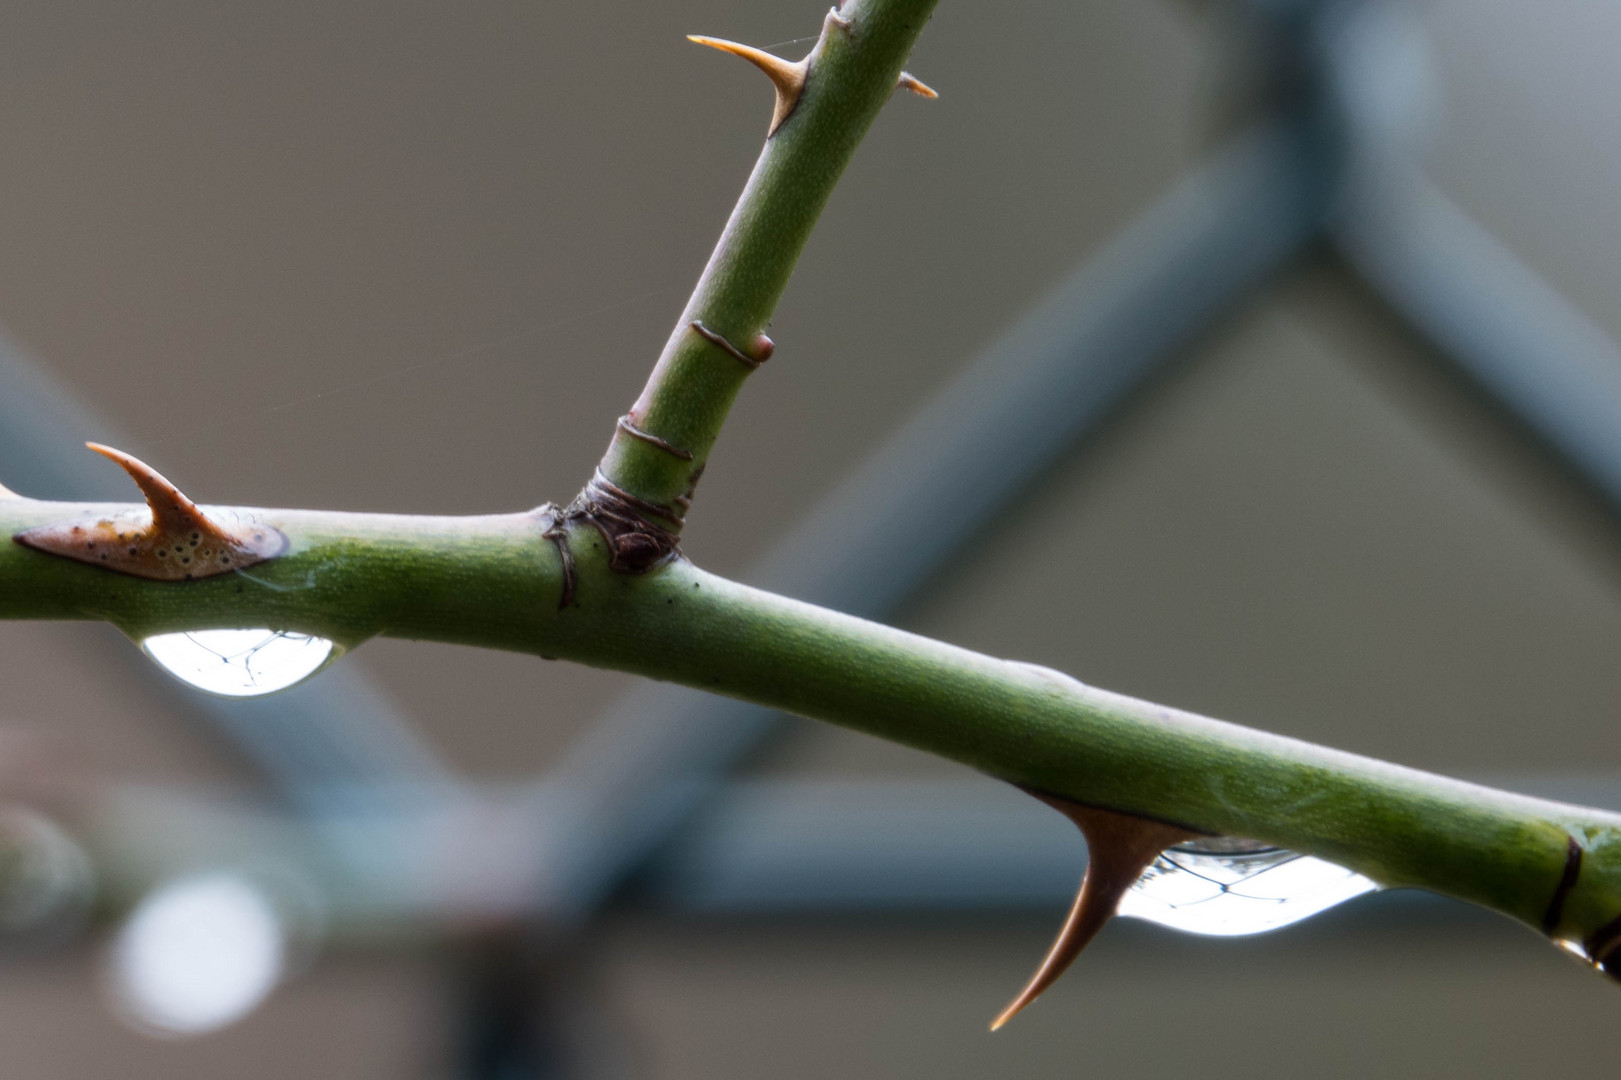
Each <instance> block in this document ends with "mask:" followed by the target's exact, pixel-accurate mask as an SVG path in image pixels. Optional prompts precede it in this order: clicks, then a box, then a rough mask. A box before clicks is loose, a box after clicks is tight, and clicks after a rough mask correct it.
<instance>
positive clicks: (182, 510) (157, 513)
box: [14, 443, 287, 581]
mask: <svg viewBox="0 0 1621 1080" xmlns="http://www.w3.org/2000/svg"><path fill="white" fill-rule="evenodd" d="M85 445H87V446H89V447H90V449H92V450H94V451H95V452H96V453H98V454H100V455H101V456H102V457H105V458H110V459H112V460H113V461H116V462H117V463H118V464H119V465H121V466H123V469H124V471H125V472H127V473H129V475H130V478H131V479H133V480H134V481H135V485H136V486H137V487H139V488H140V489H141V494H142V495H144V496H146V505H147V509H148V510H149V511H150V514H149V515H146V514H142V513H140V512H139V511H134V512H130V511H125V512H123V513H117V514H110V515H107V516H104V517H100V518H88V519H80V520H77V521H64V522H58V523H55V524H51V525H41V526H39V527H38V528H34V529H29V530H27V531H26V532H21V533H18V534H17V535H16V536H15V537H14V539H15V540H16V541H17V543H19V544H22V545H23V546H24V547H31V548H34V549H35V550H36V551H43V552H45V553H47V554H50V555H60V556H62V557H63V558H67V559H75V560H77V561H79V562H86V563H90V564H91V565H92V566H100V567H102V568H103V569H106V570H116V571H118V572H119V573H123V574H130V575H132V576H134V577H142V578H151V579H153V580H156V581H190V580H192V579H194V578H205V577H212V576H214V575H216V574H225V573H229V572H231V571H232V570H240V569H242V568H243V567H246V566H253V565H255V564H257V563H262V562H265V561H266V560H268V559H273V558H275V557H276V556H277V555H280V554H281V553H282V552H283V551H284V550H285V549H286V547H287V538H286V537H285V536H283V535H282V534H281V532H280V531H278V530H276V529H273V528H271V527H270V526H269V525H265V524H263V523H261V522H256V521H254V520H253V519H251V518H248V517H235V519H234V520H232V521H230V522H228V523H221V522H216V521H214V520H213V519H211V518H209V516H208V515H207V514H204V513H203V512H202V511H201V510H200V509H198V508H197V504H196V503H194V502H192V501H191V500H190V499H188V498H186V496H185V495H183V494H181V492H180V489H179V488H177V487H175V486H174V485H173V484H171V483H169V481H168V480H165V479H164V478H163V477H162V476H161V475H160V474H159V473H158V472H157V471H156V470H154V469H153V468H152V467H151V466H150V465H148V464H146V463H145V462H144V461H141V460H140V459H138V458H135V457H131V456H130V455H129V454H126V453H124V452H123V451H122V450H114V449H113V448H112V447H110V446H102V445H100V444H99V443H86V444H85Z"/></svg>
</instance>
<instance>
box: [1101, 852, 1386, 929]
mask: <svg viewBox="0 0 1621 1080" xmlns="http://www.w3.org/2000/svg"><path fill="white" fill-rule="evenodd" d="M1378 888H1379V886H1378V885H1377V884H1375V883H1374V882H1373V881H1371V880H1369V879H1368V878H1366V877H1364V876H1362V875H1361V874H1359V873H1357V872H1356V871H1354V870H1347V869H1346V868H1345V867H1343V866H1339V865H1336V864H1334V863H1331V862H1328V861H1326V860H1323V859H1318V858H1315V857H1313V856H1310V855H1302V854H1300V853H1299V852H1295V851H1287V850H1285V849H1283V848H1277V847H1272V846H1270V845H1267V844H1261V843H1258V842H1256V841H1253V840H1240V839H1237V838H1234V837H1211V838H1208V839H1205V838H1201V839H1199V840H1194V841H1191V842H1189V843H1185V844H1178V845H1176V846H1175V847H1170V848H1167V849H1166V850H1165V851H1164V852H1162V853H1161V854H1160V856H1159V858H1157V859H1155V860H1154V862H1153V863H1152V864H1151V865H1150V866H1149V867H1148V869H1146V870H1144V871H1143V874H1142V876H1141V877H1140V878H1138V879H1137V882H1136V884H1134V885H1133V886H1132V887H1131V888H1130V889H1128V890H1127V891H1126V894H1125V896H1124V897H1123V898H1122V899H1121V901H1120V907H1119V908H1118V909H1117V914H1120V915H1128V916H1130V917H1132V918H1134V919H1146V920H1147V921H1149V922H1155V923H1159V924H1160V925H1161V926H1168V927H1170V928H1172V929H1173V930H1181V931H1183V932H1185V933H1189V934H1207V935H1212V936H1223V937H1225V936H1235V935H1241V934H1259V933H1263V932H1264V931H1267V930H1276V929H1277V928H1278V927H1280V926H1288V925H1289V924H1291V923H1296V922H1299V921H1300V920H1301V919H1306V918H1310V917H1311V916H1313V915H1316V914H1317V913H1318V912H1320V911H1325V910H1327V909H1328V908H1331V907H1334V906H1335V905H1337V904H1343V903H1344V902H1345V901H1347V900H1351V899H1354V898H1355V897H1358V896H1362V895H1363V894H1365V893H1370V892H1373V891H1375V890H1376V889H1378Z"/></svg>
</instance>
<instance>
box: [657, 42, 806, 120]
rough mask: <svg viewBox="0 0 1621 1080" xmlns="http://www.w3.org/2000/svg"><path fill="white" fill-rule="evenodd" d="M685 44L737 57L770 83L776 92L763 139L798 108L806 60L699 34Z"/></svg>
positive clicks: (803, 86) (803, 83)
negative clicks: (791, 58)
mask: <svg viewBox="0 0 1621 1080" xmlns="http://www.w3.org/2000/svg"><path fill="white" fill-rule="evenodd" d="M687 40H688V41H693V42H697V43H698V44H699V45H708V46H709V47H710V48H711V49H719V50H720V51H721V52H729V53H731V54H732V55H733V56H741V57H742V58H743V59H745V60H747V61H748V62H749V63H751V64H753V65H754V66H755V67H757V68H759V69H760V70H761V71H763V72H765V74H766V78H768V79H770V80H771V85H772V86H773V87H775V88H776V91H777V104H776V107H775V108H773V109H772V110H771V129H770V130H769V131H767V132H766V133H765V137H766V138H768V139H769V138H771V136H773V135H775V134H776V133H777V129H778V128H780V127H781V126H782V122H783V121H784V120H786V119H788V114H789V113H791V112H793V111H794V106H795V105H798V104H799V95H800V94H801V93H803V92H804V90H805V73H806V72H807V71H809V70H810V58H809V57H806V58H805V59H804V60H798V61H789V60H784V59H783V58H782V57H780V56H773V55H772V54H770V53H768V52H766V51H765V50H763V49H756V48H755V47H754V46H752V45H740V44H738V43H737V42H735V41H727V40H726V39H725V38H712V37H704V36H703V35H701V34H688V35H687Z"/></svg>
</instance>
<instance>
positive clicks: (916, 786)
mask: <svg viewBox="0 0 1621 1080" xmlns="http://www.w3.org/2000/svg"><path fill="white" fill-rule="evenodd" d="M1473 779H1476V780H1478V781H1479V782H1482V783H1487V784H1490V785H1492V786H1494V787H1499V788H1504V789H1507V790H1511V791H1518V792H1523V793H1525V794H1528V795H1536V796H1540V797H1542V798H1548V799H1556V800H1560V801H1565V802H1572V803H1578V804H1581V805H1586V806H1599V807H1604V808H1607V809H1612V810H1621V777H1617V776H1615V775H1609V774H1593V775H1585V776H1584V775H1531V774H1520V775H1493V776H1479V777H1474V778H1473ZM472 794H473V795H474V797H475V798H476V799H477V800H478V801H479V802H480V803H482V804H484V805H485V806H499V805H501V804H503V803H507V802H508V801H509V800H510V799H511V798H512V797H513V792H512V791H511V790H510V789H508V790H502V789H499V788H484V789H480V790H478V791H476V792H473V793H472ZM104 796H105V797H104V799H103V800H102V801H101V802H100V803H99V804H98V807H97V810H96V811H95V812H93V813H92V814H91V815H89V816H88V818H87V820H86V823H85V824H86V832H87V835H88V836H89V837H90V838H91V842H92V846H93V848H94V850H95V851H96V853H97V863H98V868H99V869H101V871H102V875H103V877H104V878H105V879H107V880H108V881H109V884H110V886H111V888H112V891H113V892H114V893H115V894H117V895H118V896H120V897H124V898H128V897H134V896H139V895H141V894H142V893H143V892H144V891H145V890H146V888H147V887H148V886H150V885H151V884H152V883H153V882H154V881H161V880H164V879H166V878H169V877H172V876H174V875H178V874H181V873H184V872H186V871H188V870H194V869H197V868H200V867H212V866H217V865H219V864H220V863H221V862H222V861H224V862H227V863H228V862H229V861H230V857H231V856H232V855H233V854H239V853H240V852H242V851H244V850H250V851H253V852H254V853H255V855H256V857H257V858H258V859H260V860H264V861H268V862H270V863H271V864H272V865H281V866H285V867H296V868H299V869H300V870H301V871H302V872H304V873H306V874H307V875H308V877H309V879H310V880H312V881H316V882H320V883H321V892H322V895H323V898H324V899H325V900H326V901H327V902H328V903H329V905H330V910H329V912H328V914H329V916H330V917H331V918H332V920H333V923H334V932H335V933H336V934H337V935H338V937H339V938H340V939H342V940H348V941H357V940H358V941H364V940H378V941H382V942H389V941H392V940H395V939H408V940H421V939H423V938H432V937H436V936H442V935H445V934H457V933H465V932H468V931H469V930H477V932H480V933H482V932H483V931H482V930H478V928H481V927H482V928H489V927H497V928H500V927H506V928H509V929H510V928H511V927H512V926H513V925H514V923H516V922H517V921H519V920H521V919H522V918H523V917H524V916H525V915H526V914H527V913H528V907H527V897H526V896H524V895H521V894H518V893H513V894H510V895H508V896H507V897H506V898H505V901H506V903H507V904H508V905H509V906H505V907H490V908H487V909H485V910H484V911H483V912H482V913H481V914H483V915H486V916H489V917H490V918H488V919H467V918H465V917H464V916H465V915H466V909H465V908H464V907H461V906H458V905H456V904H454V903H453V904H451V905H449V906H447V905H446V904H445V902H444V901H445V899H446V897H447V895H451V894H452V893H453V890H447V889H446V888H444V887H443V882H444V881H445V880H446V879H453V878H458V877H464V876H467V875H468V874H470V873H471V874H478V873H481V872H482V868H483V866H484V865H485V864H488V863H489V862H491V861H498V862H518V863H522V862H524V860H525V854H526V852H527V851H528V850H530V848H531V847H532V846H533V840H534V836H535V834H536V831H537V830H539V829H542V828H544V827H545V824H546V823H545V822H544V821H543V820H541V819H539V818H535V817H530V818H529V819H528V821H527V823H526V825H525V827H523V828H518V829H512V830H505V831H499V832H497V833H496V834H495V838H496V842H497V843H498V844H499V845H500V847H501V850H499V851H494V852H489V853H475V854H473V855H472V857H471V858H468V850H467V849H468V844H467V840H468V839H469V838H470V837H471V836H472V833H470V832H469V830H468V828H467V825H468V822H467V821H466V820H462V821H457V820H456V814H457V811H456V810H455V809H454V808H452V807H448V806H446V805H445V804H440V806H439V807H437V808H428V809H426V810H425V811H419V810H415V809H408V810H406V811H404V812H401V813H397V814H377V813H372V812H367V811H360V812H356V811H353V810H342V809H340V810H334V811H332V812H331V814H330V815H329V818H328V820H327V821H325V822H323V823H321V824H320V826H319V827H318V828H317V829H316V830H315V832H313V833H312V831H311V829H310V822H309V819H308V818H307V817H305V816H303V815H299V816H296V817H294V816H289V815H288V814H287V813H286V812H285V811H283V810H280V809H278V808H276V807H274V806H270V805H267V804H266V803H265V802H264V801H262V800H256V801H244V800H242V799H240V798H225V797H219V796H210V795H208V794H206V793H202V792H197V791H187V790H185V789H176V788H153V787H143V786H123V787H119V788H117V789H114V790H112V791H109V792H106V793H104ZM712 796H713V797H712V798H711V799H710V800H709V801H708V802H707V803H706V804H705V806H704V808H703V810H702V811H701V812H699V813H697V814H695V815H693V817H692V818H691V819H690V820H689V821H688V822H687V823H685V824H684V825H683V826H682V827H681V828H680V829H679V830H678V831H677V832H676V833H674V834H673V835H672V836H671V837H670V838H669V840H668V842H666V843H665V844H664V845H662V846H661V848H660V850H659V852H658V853H657V855H655V856H654V857H653V858H652V859H651V860H650V861H649V862H648V864H647V865H646V867H645V868H644V869H643V870H642V871H641V872H640V873H638V874H637V876H636V878H635V882H634V886H633V889H632V890H631V893H632V896H633V898H634V899H635V900H636V901H637V902H639V903H642V904H646V905H649V906H652V907H655V908H658V909H660V910H665V911H670V912H675V913H687V914H717V913H740V914H741V913H748V914H789V913H795V912H810V911H817V912H826V911H856V910H869V909H870V910H885V909H888V910H913V911H949V910H968V909H975V908H978V909H989V908H998V909H1011V908H1026V907H1036V908H1059V907H1063V906H1064V905H1066V904H1068V903H1069V902H1070V901H1071V900H1072V899H1073V898H1074V892H1075V883H1076V882H1077V881H1078V880H1079V878H1080V874H1081V870H1082V867H1083V866H1084V865H1085V857H1084V851H1085V845H1084V842H1083V840H1082V838H1081V835H1080V833H1079V831H1078V830H1077V829H1075V827H1074V826H1073V825H1071V824H1070V823H1069V822H1068V821H1066V820H1065V819H1064V818H1063V817H1062V816H1060V815H1058V814H1055V813H1053V812H1052V811H1051V810H1049V809H1048V808H1047V807H1045V806H1043V805H1041V804H1040V803H1038V802H1036V801H1035V800H1033V799H1030V798H1027V797H1025V796H1024V795H1022V794H1021V793H1019V792H1018V791H1016V790H1014V789H1013V788H1011V787H1009V786H1007V785H1005V784H1001V783H998V782H996V781H994V780H990V779H986V778H982V777H969V778H965V779H961V780H957V779H946V780H932V779H931V780H901V781H897V780H842V779H840V780H821V779H818V780H725V781H722V782H721V783H720V784H718V785H717V786H716V788H715V789H714V790H713V792H712ZM328 801H329V802H330V804H331V805H333V806H335V807H363V806H366V805H368V804H375V803H376V802H378V801H379V800H376V799H375V798H373V797H372V796H370V795H366V794H364V793H350V794H342V793H334V796H333V797H332V798H331V799H330V800H328ZM382 801H386V800H382ZM436 818H438V820H436ZM346 832H347V833H351V834H353V835H355V836H357V837H358V836H361V835H365V836H368V837H369V838H370V840H371V841H372V842H373V844H374V845H375V846H376V848H377V849H378V850H381V851H385V852H388V853H390V854H389V857H390V858H391V859H393V860H396V861H397V862H398V864H399V865H396V866H393V867H391V868H389V869H388V871H387V872H386V873H383V874H379V875H377V876H376V877H368V878H365V879H362V880H357V879H355V878H352V877H350V876H348V875H343V874H341V873H335V872H334V870H333V869H332V868H331V867H330V866H329V865H327V864H328V860H326V859H325V858H324V857H323V853H324V852H325V850H326V849H325V847H324V844H323V843H322V841H320V840H319V839H317V837H318V836H320V835H326V834H331V833H346ZM486 838H487V836H486Z"/></svg>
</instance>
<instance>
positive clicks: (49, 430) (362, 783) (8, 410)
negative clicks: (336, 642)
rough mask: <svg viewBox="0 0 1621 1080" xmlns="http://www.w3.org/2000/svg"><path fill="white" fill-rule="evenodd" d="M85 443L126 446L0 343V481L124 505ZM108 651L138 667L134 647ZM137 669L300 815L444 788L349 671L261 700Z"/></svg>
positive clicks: (113, 478)
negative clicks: (227, 743) (352, 801)
mask: <svg viewBox="0 0 1621 1080" xmlns="http://www.w3.org/2000/svg"><path fill="white" fill-rule="evenodd" d="M86 439H95V440H97V441H103V442H108V443H112V444H114V445H118V446H127V445H128V442H127V440H125V439H123V438H122V437H121V436H120V435H119V434H118V433H117V432H116V431H114V430H113V429H112V427H111V426H110V425H109V424H107V423H106V422H104V421H102V420H101V419H100V418H98V417H96V416H94V415H93V414H92V413H91V412H90V411H89V410H87V409H85V408H84V407H83V406H81V405H80V404H78V403H77V402H75V401H74V400H73V398H72V396H71V395H70V394H69V393H67V392H66V391H64V390H63V389H61V388H60V387H58V386H57V385H55V384H54V383H53V382H52V381H51V380H50V379H49V378H48V377H47V376H46V375H45V374H44V373H43V372H41V371H40V370H39V369H38V368H37V367H35V366H34V365H33V364H32V363H30V362H29V361H28V360H27V359H26V358H25V357H24V356H23V355H22V354H21V353H20V352H19V351H18V349H17V348H16V347H15V346H14V345H12V344H11V343H10V342H8V341H5V340H3V339H0V477H3V478H4V482H5V484H6V485H7V486H8V487H11V488H14V489H15V490H17V491H19V492H21V493H23V494H27V495H36V496H39V497H42V498H53V499H83V500H107V501H119V502H127V501H129V500H130V499H131V498H132V497H133V491H132V489H131V487H130V486H129V483H128V480H127V479H126V478H125V477H124V476H123V475H122V474H121V473H120V472H119V471H118V470H117V469H112V468H108V467H107V463H106V462H105V461H103V460H101V459H100V458H98V457H96V456H95V455H94V454H91V453H89V452H88V451H86V450H85V448H84V442H85V440H86ZM109 633H111V631H109ZM109 654H110V655H122V656H127V657H129V658H130V662H131V664H132V665H133V664H136V663H143V661H141V659H140V658H139V656H138V654H137V653H136V650H135V649H134V648H133V647H125V648H122V649H118V650H112V649H110V650H109ZM144 668H145V670H144V671H143V673H142V674H143V675H146V676H147V677H148V678H149V679H150V681H151V684H152V686H153V687H154V689H156V690H157V691H158V693H159V694H160V695H162V696H163V697H165V698H167V699H169V700H172V701H174V702H175V703H176V704H177V705H179V706H181V707H182V711H183V712H185V713H187V714H189V715H193V716H199V715H200V716H203V717H206V718H207V719H208V721H209V722H210V723H211V724H212V726H213V727H214V728H215V729H216V730H217V731H219V732H221V733H223V734H225V735H226V736H228V737H229V738H230V740H231V741H232V742H233V743H234V744H236V746H237V747H238V748H239V749H240V750H241V751H242V752H243V753H245V754H246V755H247V757H248V758H249V760H251V761H252V762H253V763H254V765H256V766H257V767H258V768H259V769H260V770H261V771H262V772H263V773H264V774H265V776H267V777H268V778H269V779H270V780H272V781H273V782H274V783H275V784H276V785H277V786H278V787H279V788H280V789H281V790H282V791H283V792H284V793H285V794H286V795H287V797H288V798H289V799H290V800H291V801H292V803H293V804H294V805H296V806H300V807H303V808H305V809H308V810H310V811H321V810H325V809H329V807H328V806H327V800H328V799H330V798H331V797H332V795H333V793H334V792H340V791H341V792H347V793H349V794H350V795H353V794H355V793H358V792H362V791H374V792H375V791H381V790H385V789H387V790H390V791H393V792H396V793H403V792H405V791H407V790H412V789H416V788H430V787H433V788H443V787H446V786H448V785H450V784H451V783H452V780H451V776H450V772H449V770H448V769H447V768H446V767H445V766H444V764H443V763H442V762H441V761H440V760H439V759H438V758H437V757H436V756H435V755H434V753H433V752H432V751H431V750H430V749H429V748H428V747H427V745H426V744H424V743H423V742H422V741H421V740H420V739H419V738H418V737H417V735H416V733H415V732H414V731H412V730H411V728H410V726H409V725H408V724H407V723H406V722H405V721H404V720H403V719H401V718H400V716H399V715H398V714H397V713H395V712H394V710H393V709H392V708H391V707H390V705H389V704H388V702H387V701H386V700H385V699H384V698H383V696H382V694H381V693H379V692H378V691H377V690H376V689H375V688H374V687H373V686H372V685H371V684H370V683H369V682H367V680H366V679H365V678H364V677H363V676H362V675H361V674H360V673H359V672H357V671H356V670H355V669H354V668H353V667H352V666H342V665H339V666H336V667H334V668H333V669H331V670H329V671H327V672H326V673H324V674H323V675H322V676H321V677H320V678H319V679H316V680H314V681H312V682H310V683H307V684H305V685H303V686H300V687H296V688H294V689H292V690H289V691H286V692H285V693H282V694H278V695H276V696H275V697H272V698H269V699H264V700H257V701H255V700H242V701H235V700H230V699H226V698H219V697H213V696H211V695H206V694H201V693H198V692H196V691H193V690H191V689H189V688H187V687H186V686H184V685H183V684H181V683H179V682H175V681H174V680H172V679H170V678H168V677H167V676H164V675H161V674H159V673H158V671H157V669H156V668H155V667H153V666H152V665H149V664H146V665H144Z"/></svg>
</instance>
